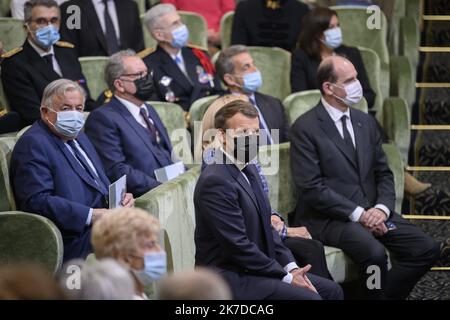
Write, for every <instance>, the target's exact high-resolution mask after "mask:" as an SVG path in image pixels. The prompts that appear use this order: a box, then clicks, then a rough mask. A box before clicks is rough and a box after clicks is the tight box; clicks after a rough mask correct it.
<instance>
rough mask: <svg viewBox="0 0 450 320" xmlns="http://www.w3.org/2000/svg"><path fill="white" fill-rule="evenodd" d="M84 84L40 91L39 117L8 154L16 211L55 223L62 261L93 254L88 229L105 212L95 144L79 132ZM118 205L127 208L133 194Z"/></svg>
mask: <svg viewBox="0 0 450 320" xmlns="http://www.w3.org/2000/svg"><path fill="white" fill-rule="evenodd" d="M84 102H85V94H84V90H83V88H81V86H79V85H78V84H77V83H75V82H73V81H71V80H67V79H59V80H56V81H53V82H51V83H50V84H49V85H48V86H47V87H46V88H45V90H44V94H43V98H42V102H41V108H40V110H41V119H40V120H38V121H36V122H35V123H34V124H33V126H32V127H31V128H30V129H28V130H27V131H26V132H25V133H24V134H23V135H22V137H20V139H19V140H18V141H17V143H16V145H15V147H14V150H13V153H12V156H11V170H10V173H11V182H12V187H13V190H14V195H15V199H16V203H17V207H18V209H19V210H22V211H26V212H31V213H36V214H39V215H42V216H44V217H46V218H48V219H50V220H51V221H53V223H55V225H56V226H57V227H58V229H59V230H60V231H61V234H62V238H63V243H64V260H65V261H67V260H70V259H74V258H86V257H87V255H88V254H90V253H91V252H92V246H91V242H90V238H91V227H92V225H93V224H95V223H96V222H97V221H98V220H99V219H101V218H102V217H103V216H104V215H106V214H109V213H110V211H109V210H108V209H106V208H108V197H109V195H108V186H109V184H110V180H109V179H108V178H107V176H106V174H105V172H104V169H103V165H102V163H101V160H100V158H99V156H98V155H97V153H96V151H95V149H94V146H93V145H92V144H91V142H90V141H89V139H88V138H87V136H86V135H85V134H84V133H83V132H81V129H82V128H83V125H84V117H83V110H84ZM121 204H122V205H123V206H126V207H132V206H133V204H134V199H133V196H132V195H131V194H130V193H127V194H125V195H124V197H123V199H122V202H121Z"/></svg>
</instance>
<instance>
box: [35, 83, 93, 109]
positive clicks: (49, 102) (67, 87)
mask: <svg viewBox="0 0 450 320" xmlns="http://www.w3.org/2000/svg"><path fill="white" fill-rule="evenodd" d="M69 91H78V92H80V93H81V95H82V96H83V106H84V102H85V101H86V92H85V91H84V89H83V88H82V87H81V86H80V85H79V84H78V83H76V82H75V81H72V80H68V79H58V80H55V81H53V82H50V83H49V84H48V85H47V86H46V87H45V89H44V94H43V95H42V101H41V105H43V106H45V107H49V108H53V99H54V98H55V97H58V98H64V97H65V96H66V93H67V92H69Z"/></svg>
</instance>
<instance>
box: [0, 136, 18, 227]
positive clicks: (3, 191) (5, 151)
mask: <svg viewBox="0 0 450 320" xmlns="http://www.w3.org/2000/svg"><path fill="white" fill-rule="evenodd" d="M16 141H17V139H16V138H15V137H3V138H0V169H1V171H0V173H1V176H0V211H10V210H15V208H16V203H15V201H14V193H13V190H12V188H11V182H10V179H9V163H10V160H11V154H12V151H13V149H14V145H15V144H16ZM0 234H1V233H0Z"/></svg>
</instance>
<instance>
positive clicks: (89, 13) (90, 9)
mask: <svg viewBox="0 0 450 320" xmlns="http://www.w3.org/2000/svg"><path fill="white" fill-rule="evenodd" d="M84 2H85V7H86V10H85V11H84V12H83V14H84V15H85V16H86V17H87V20H88V25H89V27H90V28H91V29H92V30H93V32H94V33H95V35H96V36H97V39H98V41H99V42H100V45H101V46H102V48H103V50H104V51H105V52H108V45H107V44H106V38H105V34H104V33H103V29H102V25H101V24H100V20H99V19H98V16H97V11H96V10H95V7H94V4H93V3H92V1H91V0H85V1H84ZM118 15H119V14H118ZM119 23H120V22H119Z"/></svg>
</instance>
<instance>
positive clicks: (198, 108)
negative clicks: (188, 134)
mask: <svg viewBox="0 0 450 320" xmlns="http://www.w3.org/2000/svg"><path fill="white" fill-rule="evenodd" d="M218 97H219V96H218V95H214V96H208V97H203V98H200V99H198V100H195V101H194V102H193V103H192V105H191V108H190V109H189V125H190V127H191V130H194V125H195V122H196V121H202V119H203V115H204V114H205V112H206V109H208V107H209V106H210V105H211V103H213V101H214V100H216V99H217V98H218Z"/></svg>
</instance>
